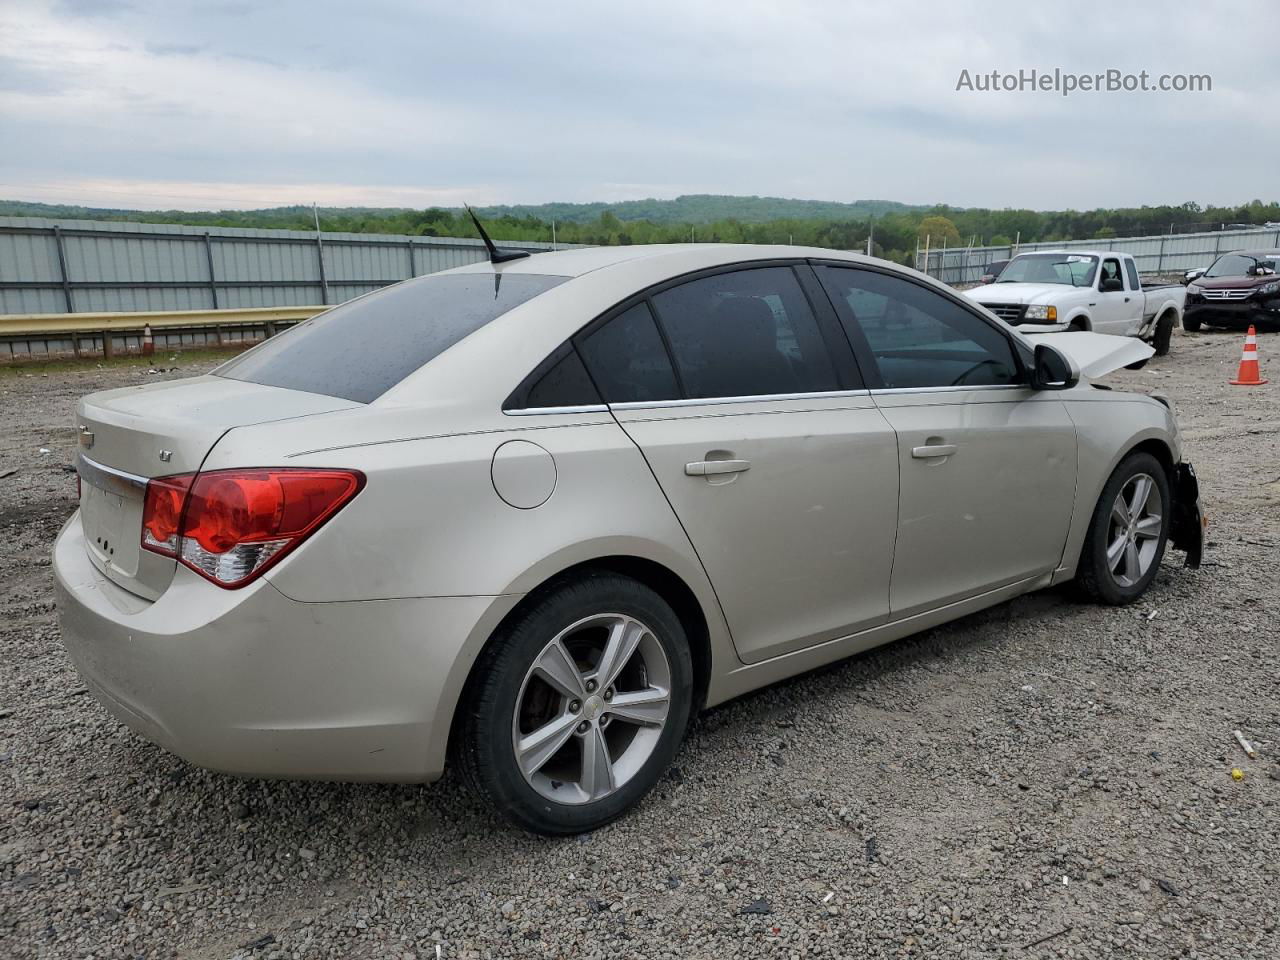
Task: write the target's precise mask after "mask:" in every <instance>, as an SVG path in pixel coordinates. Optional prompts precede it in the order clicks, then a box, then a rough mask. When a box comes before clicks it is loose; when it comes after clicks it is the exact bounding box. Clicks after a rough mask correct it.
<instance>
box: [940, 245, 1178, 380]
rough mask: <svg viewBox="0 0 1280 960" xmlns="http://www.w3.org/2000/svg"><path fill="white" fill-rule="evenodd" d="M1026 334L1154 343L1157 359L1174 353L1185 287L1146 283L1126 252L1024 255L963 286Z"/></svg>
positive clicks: (1041, 252) (969, 294) (1092, 251)
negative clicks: (992, 277)
mask: <svg viewBox="0 0 1280 960" xmlns="http://www.w3.org/2000/svg"><path fill="white" fill-rule="evenodd" d="M965 296H967V297H969V298H970V299H971V300H975V301H977V302H978V303H980V304H981V305H982V306H984V307H986V308H987V309H988V310H990V311H991V312H992V313H994V314H995V315H996V316H997V317H999V318H1000V319H1001V320H1004V321H1005V322H1007V323H1011V324H1013V325H1014V326H1016V327H1017V328H1018V329H1019V330H1021V331H1022V332H1023V333H1055V332H1059V331H1064V330H1087V331H1092V332H1094V333H1110V334H1115V335H1117V336H1123V337H1140V338H1141V339H1143V340H1147V341H1150V343H1151V345H1152V347H1154V348H1155V352H1156V355H1157V356H1163V355H1164V354H1166V353H1168V352H1169V339H1170V337H1171V336H1172V334H1173V328H1174V327H1175V326H1177V325H1178V324H1180V323H1181V322H1182V305H1183V302H1184V301H1185V300H1186V296H1187V292H1186V288H1185V287H1183V286H1182V285H1181V284H1170V285H1168V286H1155V287H1144V286H1143V285H1142V281H1141V280H1140V279H1139V277H1138V266H1137V264H1136V263H1135V262H1134V260H1133V257H1131V256H1129V254H1127V253H1114V252H1112V251H1109V250H1052V251H1036V252H1035V253H1020V254H1018V255H1017V256H1016V257H1014V258H1013V259H1012V260H1010V261H1009V265H1008V266H1007V267H1005V268H1004V270H1003V271H1001V273H1000V276H999V277H998V278H997V279H996V281H995V283H990V284H987V285H985V286H981V287H975V288H974V289H972V290H966V291H965Z"/></svg>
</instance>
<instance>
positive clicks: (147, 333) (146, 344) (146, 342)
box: [142, 323, 156, 357]
mask: <svg viewBox="0 0 1280 960" xmlns="http://www.w3.org/2000/svg"><path fill="white" fill-rule="evenodd" d="M155 352H156V341H155V337H153V336H152V335H151V324H149V323H148V324H147V325H146V326H145V327H143V328H142V355H143V356H144V357H149V356H151V355H152V354H154V353H155Z"/></svg>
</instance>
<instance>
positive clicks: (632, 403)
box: [609, 389, 871, 410]
mask: <svg viewBox="0 0 1280 960" xmlns="http://www.w3.org/2000/svg"><path fill="white" fill-rule="evenodd" d="M870 394H871V391H870V390H865V389H864V390H820V391H817V392H814V393H766V394H758V395H754V396H748V397H689V398H686V399H681V400H627V401H625V402H623V403H612V404H610V405H609V409H611V410H660V409H665V408H667V407H705V406H710V405H712V404H726V403H773V402H776V401H779V400H841V399H844V398H847V397H866V396H870Z"/></svg>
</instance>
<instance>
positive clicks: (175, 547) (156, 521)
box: [142, 467, 364, 589]
mask: <svg viewBox="0 0 1280 960" xmlns="http://www.w3.org/2000/svg"><path fill="white" fill-rule="evenodd" d="M363 486H364V474H362V473H360V472H359V471H357V470H310V469H306V468H298V469H291V468H284V467H281V468H267V467H264V468H258V469H252V470H212V471H210V472H208V473H196V474H182V475H179V476H173V477H158V478H156V479H154V480H150V481H148V482H147V491H146V497H145V500H144V502H143V507H142V548H143V549H144V550H150V551H151V552H152V553H158V554H161V555H163V556H166V557H174V558H175V559H177V560H178V562H179V563H182V564H185V565H186V566H188V567H190V568H191V569H192V570H194V571H195V572H196V573H198V574H200V575H201V576H202V577H204V578H206V579H207V580H212V581H213V582H214V583H216V584H217V585H218V586H220V587H227V588H228V589H230V588H234V587H242V586H244V585H245V584H246V583H249V582H250V581H251V580H253V579H255V578H256V577H258V576H260V575H261V574H262V572H263V571H264V570H266V569H267V568H268V567H270V566H271V565H272V564H274V563H276V562H278V561H279V560H280V558H281V557H283V556H284V555H285V554H287V553H288V552H289V551H290V550H292V549H293V548H294V547H296V546H297V545H298V544H300V543H302V541H303V540H305V539H306V538H307V537H309V536H310V535H311V534H313V533H315V532H316V530H318V529H319V528H320V527H321V526H322V525H324V523H325V522H326V521H328V520H329V518H330V517H332V516H333V515H334V514H335V513H337V512H338V511H339V510H340V509H341V508H342V507H343V506H344V505H346V503H347V502H348V501H349V500H350V499H351V498H352V497H354V496H355V495H356V494H357V493H359V492H360V490H361V488H362V487H363Z"/></svg>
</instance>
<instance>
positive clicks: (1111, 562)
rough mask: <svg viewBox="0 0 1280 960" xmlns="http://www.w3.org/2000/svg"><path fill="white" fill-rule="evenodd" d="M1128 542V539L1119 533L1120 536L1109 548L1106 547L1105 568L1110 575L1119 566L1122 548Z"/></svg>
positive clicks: (1122, 555)
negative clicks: (1107, 568)
mask: <svg viewBox="0 0 1280 960" xmlns="http://www.w3.org/2000/svg"><path fill="white" fill-rule="evenodd" d="M1128 542H1129V538H1128V537H1126V536H1125V535H1124V532H1123V531H1121V533H1120V535H1119V536H1118V537H1116V538H1115V540H1114V541H1112V544H1111V546H1109V547H1107V566H1108V567H1109V568H1110V570H1111V572H1112V573H1115V572H1116V568H1117V567H1119V566H1120V561H1121V560H1122V559H1124V548H1125V546H1126V545H1127V544H1128Z"/></svg>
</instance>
